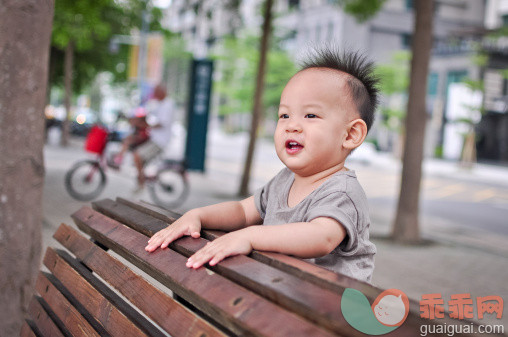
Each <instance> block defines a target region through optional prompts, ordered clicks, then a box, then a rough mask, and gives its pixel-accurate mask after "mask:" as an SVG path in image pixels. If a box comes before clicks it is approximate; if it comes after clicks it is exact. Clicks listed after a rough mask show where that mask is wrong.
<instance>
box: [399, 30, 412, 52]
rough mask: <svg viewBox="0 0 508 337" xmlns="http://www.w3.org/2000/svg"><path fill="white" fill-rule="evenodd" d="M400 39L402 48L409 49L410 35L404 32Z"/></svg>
mask: <svg viewBox="0 0 508 337" xmlns="http://www.w3.org/2000/svg"><path fill="white" fill-rule="evenodd" d="M401 39H402V42H401V44H402V48H404V49H410V48H411V41H412V35H411V34H407V33H404V34H402V35H401Z"/></svg>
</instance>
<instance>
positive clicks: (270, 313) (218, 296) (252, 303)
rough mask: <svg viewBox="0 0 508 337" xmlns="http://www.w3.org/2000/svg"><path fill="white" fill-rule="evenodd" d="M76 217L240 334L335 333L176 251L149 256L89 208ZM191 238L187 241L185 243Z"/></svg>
mask: <svg viewBox="0 0 508 337" xmlns="http://www.w3.org/2000/svg"><path fill="white" fill-rule="evenodd" d="M131 210H132V209H131ZM72 217H73V219H74V220H75V222H76V224H77V225H78V227H79V228H80V229H81V230H82V231H84V232H85V233H87V234H89V235H91V236H92V238H94V239H95V240H97V241H99V242H101V243H102V244H104V245H106V246H107V247H108V248H110V249H112V250H113V251H115V252H116V253H118V254H120V255H122V256H123V257H124V258H126V259H127V260H129V261H130V262H132V263H133V264H135V265H136V266H137V267H139V268H141V269H142V270H143V271H145V272H146V273H148V274H150V275H151V276H152V277H154V278H155V279H157V280H158V281H159V282H161V283H162V284H164V285H166V286H167V287H168V288H170V289H172V290H173V291H174V292H175V293H176V294H178V295H179V296H181V297H183V298H184V299H185V300H187V301H189V302H190V303H191V304H193V305H194V306H196V307H197V308H198V309H199V310H201V311H202V312H204V313H205V314H206V315H207V316H209V317H211V318H214V319H216V320H217V321H218V323H220V324H222V325H223V326H225V327H226V328H228V329H230V330H231V331H232V332H233V333H235V334H238V335H271V336H331V335H332V333H331V332H329V331H326V330H324V329H323V328H319V327H317V326H316V325H314V324H311V323H310V322H309V321H307V320H305V319H303V318H302V317H300V316H298V315H296V314H294V313H291V312H289V311H286V310H284V309H282V308H280V307H278V306H277V305H275V304H274V303H272V302H270V301H268V300H266V299H264V298H263V297H261V296H259V295H257V294H255V293H253V292H251V291H248V290H246V289H245V288H243V287H241V286H239V285H238V284H236V283H234V282H232V281H230V280H228V279H226V278H224V277H222V276H220V275H218V274H216V273H214V272H213V271H211V270H209V269H207V268H200V269H197V270H192V269H189V268H187V267H186V266H185V262H186V257H185V256H183V255H181V254H179V253H177V252H176V251H174V250H172V249H164V250H160V249H159V250H157V251H155V252H153V253H148V252H146V251H145V250H144V247H145V246H146V242H147V237H146V236H145V235H142V234H140V233H138V232H137V231H135V230H133V229H131V228H129V227H127V226H125V225H123V224H121V223H119V222H118V221H115V220H113V219H111V218H108V217H106V216H104V215H102V214H100V213H97V212H95V211H93V210H92V209H90V208H88V207H83V208H81V209H80V210H79V211H78V212H76V213H74V214H73V215H72ZM190 240H192V239H191V238H184V239H181V240H179V241H190ZM336 305H337V306H338V305H339V303H336ZM282 322H283V323H282ZM351 329H352V328H351ZM355 333H356V331H355ZM352 335H354V334H352ZM356 335H359V334H357V333H356Z"/></svg>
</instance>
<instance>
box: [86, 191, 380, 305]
mask: <svg viewBox="0 0 508 337" xmlns="http://www.w3.org/2000/svg"><path fill="white" fill-rule="evenodd" d="M106 200H108V202H107V203H106ZM116 200H117V202H118V203H121V204H124V205H127V206H129V207H132V208H134V209H136V210H138V211H140V212H144V213H145V214H148V215H151V216H153V217H155V218H157V219H159V220H161V221H163V222H162V223H157V225H154V226H153V230H154V231H153V232H150V233H149V234H148V233H147V235H149V236H152V235H153V234H155V232H157V231H158V230H160V229H163V228H165V227H166V226H167V225H168V224H171V223H173V221H174V220H175V219H174V217H172V215H175V216H176V214H174V213H172V212H168V211H166V210H164V209H162V208H159V207H157V206H154V205H150V204H146V203H144V202H136V201H132V200H127V199H124V198H117V199H116ZM111 202H112V200H110V199H105V200H101V201H98V202H94V203H92V204H93V205H94V206H95V205H97V207H105V206H107V205H108V206H109V205H112V203H111ZM94 208H95V207H94ZM159 225H160V226H159ZM150 229H152V228H150ZM223 234H224V232H219V231H214V230H203V231H202V236H203V238H205V239H207V240H210V241H212V240H214V239H215V238H217V237H218V236H220V235H223ZM251 257H252V258H253V259H255V260H257V261H260V262H262V263H265V264H268V265H270V266H272V267H275V268H277V269H280V270H282V271H284V272H286V273H289V274H292V275H295V276H297V277H298V278H301V279H304V280H306V281H309V282H312V283H314V284H316V285H318V286H320V287H323V288H326V289H329V290H332V291H335V292H338V293H342V292H343V291H344V289H345V288H354V289H357V290H360V291H361V292H362V293H363V294H365V296H367V297H369V298H370V299H375V298H376V297H377V296H378V295H379V294H380V293H381V292H382V291H383V290H381V289H378V288H376V287H373V286H372V285H370V284H368V283H365V282H362V281H358V280H355V279H353V278H351V277H348V276H345V275H339V274H337V273H334V272H332V271H330V270H328V269H325V268H322V267H319V266H316V265H313V264H310V263H307V262H305V261H302V260H301V259H298V258H294V257H291V256H287V255H284V254H278V253H270V252H260V251H253V252H252V254H251Z"/></svg>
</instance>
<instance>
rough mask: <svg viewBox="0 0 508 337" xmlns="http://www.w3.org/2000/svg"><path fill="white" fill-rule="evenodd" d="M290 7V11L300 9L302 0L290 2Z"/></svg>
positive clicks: (290, 0)
mask: <svg viewBox="0 0 508 337" xmlns="http://www.w3.org/2000/svg"><path fill="white" fill-rule="evenodd" d="M288 7H289V9H298V8H299V7H300V0H289V1H288Z"/></svg>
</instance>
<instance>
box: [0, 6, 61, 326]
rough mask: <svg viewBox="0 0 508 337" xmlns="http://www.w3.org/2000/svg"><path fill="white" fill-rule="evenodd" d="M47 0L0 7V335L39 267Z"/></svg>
mask: <svg viewBox="0 0 508 337" xmlns="http://www.w3.org/2000/svg"><path fill="white" fill-rule="evenodd" d="M52 19H53V1H51V0H47V1H39V0H8V1H2V6H0V32H2V33H1V34H0V51H1V52H0V67H1V71H0V125H1V128H0V153H1V154H2V159H1V160H0V271H1V272H0V303H1V305H0V334H1V335H2V336H19V332H20V328H21V325H22V323H23V316H24V314H25V313H26V311H27V307H28V301H29V299H30V297H31V296H32V294H33V282H34V280H35V276H36V273H37V271H38V269H39V266H40V250H41V222H42V187H43V182H44V161H43V145H44V105H45V103H46V85H47V70H48V60H49V45H50V37H51V24H52Z"/></svg>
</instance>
